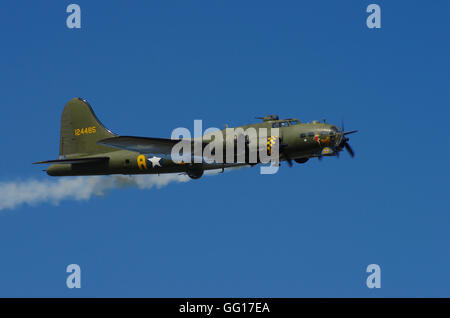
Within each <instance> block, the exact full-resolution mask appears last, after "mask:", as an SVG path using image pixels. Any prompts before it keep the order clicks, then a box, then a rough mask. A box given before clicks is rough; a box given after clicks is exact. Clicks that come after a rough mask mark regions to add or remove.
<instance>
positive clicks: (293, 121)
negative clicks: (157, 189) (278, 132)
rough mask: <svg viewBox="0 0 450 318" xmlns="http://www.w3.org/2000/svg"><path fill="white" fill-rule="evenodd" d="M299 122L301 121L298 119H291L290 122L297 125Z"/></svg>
mask: <svg viewBox="0 0 450 318" xmlns="http://www.w3.org/2000/svg"><path fill="white" fill-rule="evenodd" d="M298 123H300V122H299V121H298V120H290V121H289V124H290V125H291V126H292V125H297V124H298Z"/></svg>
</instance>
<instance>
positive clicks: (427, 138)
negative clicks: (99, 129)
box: [0, 0, 450, 297]
mask: <svg viewBox="0 0 450 318" xmlns="http://www.w3.org/2000/svg"><path fill="white" fill-rule="evenodd" d="M70 3H71V2H69V1H46V2H45V3H37V2H32V1H14V2H9V3H6V2H5V3H2V4H1V5H0V37H1V39H2V47H1V50H0V57H1V59H0V69H1V72H0V87H1V92H2V94H1V97H2V99H1V102H0V105H1V106H0V107H1V116H0V127H1V128H2V132H3V133H2V136H3V138H2V139H1V145H2V147H1V149H2V156H0V163H1V170H0V182H15V181H19V180H22V181H24V180H25V181H26V180H29V179H35V180H38V181H46V180H49V182H55V181H54V179H52V178H51V177H49V176H47V175H46V174H45V173H44V172H42V171H41V169H42V167H38V166H33V165H31V162H34V161H39V160H46V159H54V158H56V157H57V155H58V145H59V125H60V123H59V120H60V116H61V112H62V109H63V107H64V105H65V103H66V102H67V101H68V100H69V99H71V98H73V97H78V96H80V97H83V98H86V99H87V100H88V101H89V102H90V103H91V105H92V106H93V108H94V110H95V112H96V114H97V115H98V116H99V118H100V119H101V120H102V122H103V123H104V124H105V125H106V126H107V127H109V128H110V129H112V130H113V131H114V132H116V133H118V134H125V135H137V136H154V137H169V136H170V133H171V131H172V129H174V128H176V127H180V126H181V127H187V128H189V129H192V128H193V120H194V119H202V120H203V123H204V126H206V127H223V125H224V124H225V123H227V124H229V125H240V124H245V123H248V122H253V121H256V120H255V119H254V117H255V116H264V115H267V114H279V115H280V116H281V117H298V118H299V119H300V120H302V121H311V120H314V119H319V120H320V119H322V118H326V119H327V122H329V123H336V124H339V123H340V122H341V119H344V120H345V127H346V129H349V130H350V129H358V130H359V132H358V134H355V135H351V141H350V143H351V145H352V146H353V148H354V150H355V152H356V157H355V158H354V159H351V158H350V157H349V156H348V155H347V154H345V153H343V154H342V156H341V158H340V159H339V160H338V159H336V158H325V159H324V160H322V161H321V162H319V161H318V160H311V161H309V162H308V163H307V164H305V165H296V166H294V168H292V169H289V167H287V165H284V166H283V167H282V169H280V171H279V173H277V174H275V175H260V174H259V169H257V168H253V169H250V168H249V169H241V170H238V171H233V172H229V173H224V174H223V175H219V176H214V177H204V178H201V179H200V180H194V181H189V182H187V183H172V184H169V185H168V186H166V187H163V188H161V189H155V188H153V189H149V190H140V189H136V188H126V189H120V190H113V191H111V192H110V193H109V194H107V195H105V196H103V197H93V198H91V199H90V200H87V201H76V200H66V201H62V202H60V203H59V205H54V204H51V203H42V204H39V205H35V206H28V205H21V206H18V207H17V208H15V209H13V210H2V211H0V255H1V259H0V260H1V261H0V296H2V297H6V296H8V297H11V296H26V297H35V296H40V297H51V296H56V297H83V296H84V297H109V296H113V297H118V296H124V297H233V296H234V297H241V296H242V297H400V296H402V297H421V296H423V297H444V296H445V297H449V296H450V271H449V268H450V248H449V244H450V232H449V224H450V215H449V208H448V189H449V186H450V184H449V165H448V156H449V154H450V153H449V145H450V141H449V131H448V119H449V97H450V96H449V91H450V90H449V74H450V69H449V59H448V57H449V53H450V52H449V48H450V44H449V41H448V31H449V22H448V12H449V9H450V6H449V3H448V1H431V2H430V1H423V0H422V1H376V2H375V3H378V4H379V5H380V7H381V21H382V22H381V23H382V28H381V29H378V30H369V29H368V28H367V27H366V25H365V20H366V17H367V16H368V14H367V13H366V10H365V9H366V7H367V5H368V4H370V3H372V1H344V2H342V1H320V2H318V1H281V2H274V1H200V0H199V1H136V2H132V3H125V2H123V1H108V2H98V1H96V2H93V1H76V2H75V3H77V4H79V5H80V7H81V10H82V28H81V29H80V30H69V29H68V28H66V25H65V20H66V17H67V14H66V12H65V9H66V6H67V5H68V4H70ZM72 263H76V264H79V265H80V266H81V270H82V288H81V289H68V288H67V287H66V285H65V281H66V277H67V275H68V274H67V273H66V272H65V268H66V266H67V265H68V264H72ZM372 263H375V264H379V265H380V267H381V280H382V287H381V288H380V289H368V288H367V287H366V285H365V280H366V277H367V275H368V274H367V273H366V272H365V269H366V266H367V265H369V264H372Z"/></svg>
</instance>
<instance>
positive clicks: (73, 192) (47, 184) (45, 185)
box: [0, 174, 189, 211]
mask: <svg viewBox="0 0 450 318" xmlns="http://www.w3.org/2000/svg"><path fill="white" fill-rule="evenodd" d="M187 181H189V177H188V176H186V175H179V174H164V175H160V176H158V175H138V176H92V177H64V178H61V179H57V180H40V181H38V180H27V181H19V182H0V211H1V210H4V209H14V208H15V207H17V206H19V205H22V204H28V205H36V204H38V203H43V202H51V203H53V204H58V203H59V202H60V201H62V200H69V199H72V200H88V199H90V198H91V197H92V196H102V195H104V194H106V193H107V192H108V191H109V190H112V189H119V188H124V187H137V188H139V189H151V188H153V187H156V188H157V189H159V188H162V187H164V186H166V185H168V184H169V183H172V182H187Z"/></svg>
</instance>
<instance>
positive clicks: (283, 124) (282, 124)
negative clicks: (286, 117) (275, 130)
mask: <svg viewBox="0 0 450 318" xmlns="http://www.w3.org/2000/svg"><path fill="white" fill-rule="evenodd" d="M287 126H289V123H288V122H287V121H282V122H281V123H280V127H287Z"/></svg>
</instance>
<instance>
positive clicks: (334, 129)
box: [331, 126, 340, 132]
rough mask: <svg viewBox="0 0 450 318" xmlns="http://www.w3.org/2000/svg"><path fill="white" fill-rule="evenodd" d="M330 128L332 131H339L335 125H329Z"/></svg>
mask: <svg viewBox="0 0 450 318" xmlns="http://www.w3.org/2000/svg"><path fill="white" fill-rule="evenodd" d="M331 130H332V131H334V132H339V131H340V129H339V128H338V127H336V126H331Z"/></svg>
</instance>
